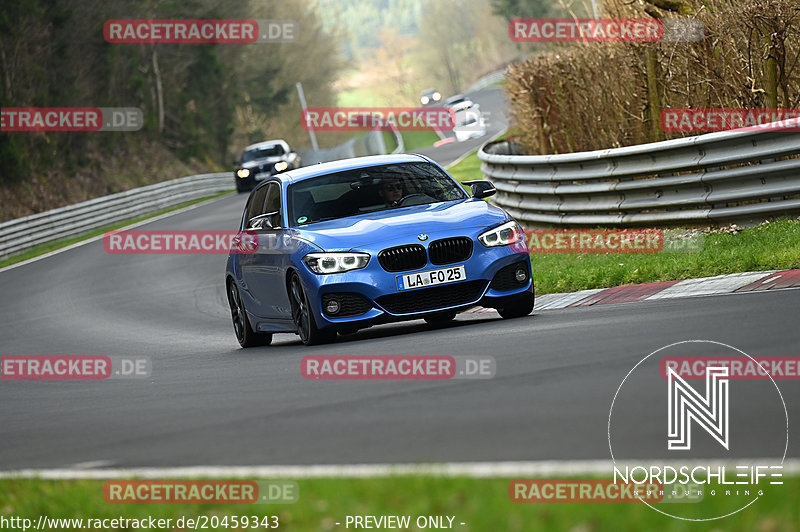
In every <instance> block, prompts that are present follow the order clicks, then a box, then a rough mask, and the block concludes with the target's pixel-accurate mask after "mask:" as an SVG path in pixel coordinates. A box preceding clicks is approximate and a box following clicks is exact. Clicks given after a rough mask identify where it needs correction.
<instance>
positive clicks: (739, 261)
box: [531, 219, 800, 294]
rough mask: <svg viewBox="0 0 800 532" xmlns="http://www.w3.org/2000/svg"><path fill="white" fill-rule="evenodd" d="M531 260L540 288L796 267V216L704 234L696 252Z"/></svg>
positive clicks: (799, 261)
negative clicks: (733, 229) (734, 231)
mask: <svg viewBox="0 0 800 532" xmlns="http://www.w3.org/2000/svg"><path fill="white" fill-rule="evenodd" d="M531 262H532V265H533V278H534V281H535V283H536V292H537V293H539V294H548V293H557V292H573V291H577V290H586V289H589V288H608V287H612V286H620V285H626V284H637V283H649V282H654V281H673V280H679V279H691V278H694V277H708V276H712V275H722V274H726V273H737V272H746V271H758V270H781V269H792V268H800V220H796V219H780V220H776V221H773V222H771V223H769V224H764V225H759V226H756V227H752V228H750V229H745V230H743V231H742V232H740V233H738V234H730V233H712V234H706V235H705V238H704V245H703V247H702V250H701V251H699V252H685V253H666V252H662V253H532V254H531Z"/></svg>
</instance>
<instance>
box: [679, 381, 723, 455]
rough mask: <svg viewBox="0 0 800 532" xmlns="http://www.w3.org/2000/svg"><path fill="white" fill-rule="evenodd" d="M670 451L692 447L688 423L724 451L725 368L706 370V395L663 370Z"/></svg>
mask: <svg viewBox="0 0 800 532" xmlns="http://www.w3.org/2000/svg"><path fill="white" fill-rule="evenodd" d="M667 386H668V389H667V390H668V391H667V393H668V402H669V404H668V406H667V408H668V416H669V419H668V421H667V424H668V425H669V426H668V437H667V448H668V449H670V450H688V449H691V448H692V420H694V421H696V422H697V423H698V424H699V425H700V426H701V427H702V428H703V429H704V430H705V431H706V432H708V433H709V434H710V435H711V436H712V437H713V438H714V439H715V440H717V441H718V442H719V443H720V444H721V445H722V446H723V447H725V449H728V368H727V367H706V394H705V396H702V395H700V394H699V393H698V392H697V390H695V389H694V388H692V387H691V386H689V385H688V384H687V383H686V381H685V380H683V378H681V376H680V375H678V374H677V373H675V370H674V369H673V368H670V367H667Z"/></svg>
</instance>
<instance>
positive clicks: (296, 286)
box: [289, 273, 336, 345]
mask: <svg viewBox="0 0 800 532" xmlns="http://www.w3.org/2000/svg"><path fill="white" fill-rule="evenodd" d="M289 299H290V302H291V305H292V320H293V321H294V325H295V327H296V328H297V335H298V336H300V341H302V342H303V343H304V344H305V345H317V344H324V343H327V342H330V341H332V340H333V339H334V338H336V331H323V330H320V329H319V328H317V322H316V320H315V319H314V313H313V312H312V311H311V307H310V306H309V304H308V297H306V292H305V290H303V284H302V283H301V282H300V277H299V276H298V275H297V274H296V273H293V274H292V278H291V280H290V281H289Z"/></svg>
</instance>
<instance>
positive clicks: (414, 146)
mask: <svg viewBox="0 0 800 532" xmlns="http://www.w3.org/2000/svg"><path fill="white" fill-rule="evenodd" d="M400 134H401V135H402V136H403V144H404V145H405V151H406V153H408V152H413V151H417V150H421V149H423V148H430V147H431V146H433V143H434V142H438V141H439V135H437V134H436V132H435V131H433V130H432V129H425V130H422V131H401V132H400Z"/></svg>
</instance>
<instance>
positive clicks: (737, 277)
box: [470, 270, 800, 313]
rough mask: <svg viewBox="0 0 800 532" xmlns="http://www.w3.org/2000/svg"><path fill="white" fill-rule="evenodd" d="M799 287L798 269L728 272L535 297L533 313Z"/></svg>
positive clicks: (481, 309) (485, 310)
mask: <svg viewBox="0 0 800 532" xmlns="http://www.w3.org/2000/svg"><path fill="white" fill-rule="evenodd" d="M792 287H800V270H769V271H763V272H744V273H731V274H727V275H717V276H714V277H701V278H699V279H686V280H684V281H662V282H658V283H645V284H631V285H626V286H615V287H614V288H599V289H595V290H581V291H580V292H572V293H569V294H544V295H541V296H536V302H535V306H534V310H552V309H560V308H567V307H588V306H592V305H605V304H609V303H625V302H629V301H650V300H655V299H673V298H676V297H695V296H712V295H718V294H730V293H734V292H756V291H762V290H779V289H782V288H792ZM470 312H477V313H489V312H495V311H494V310H493V309H484V308H479V309H473V310H471V311H470Z"/></svg>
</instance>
